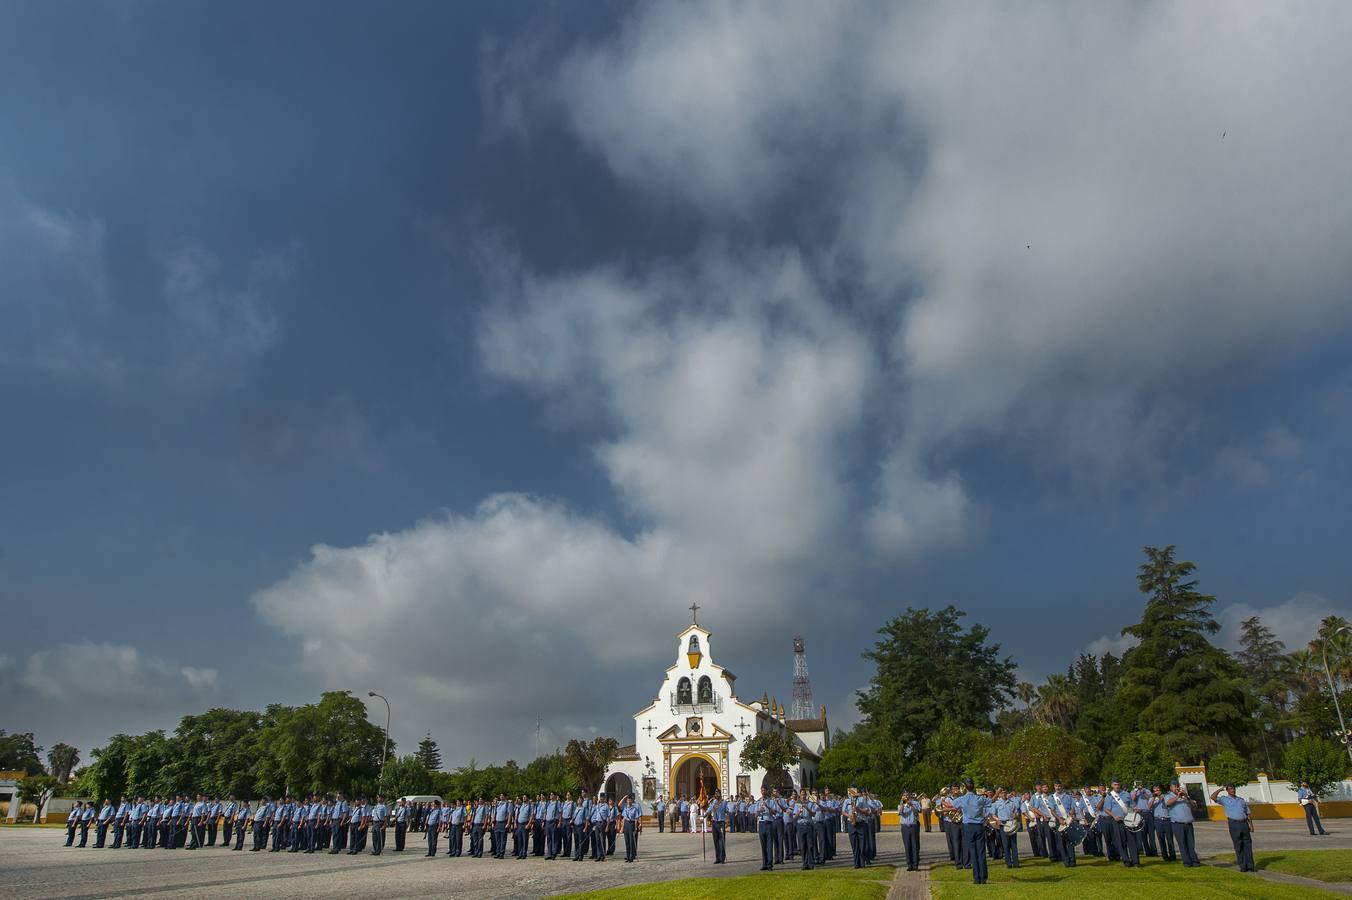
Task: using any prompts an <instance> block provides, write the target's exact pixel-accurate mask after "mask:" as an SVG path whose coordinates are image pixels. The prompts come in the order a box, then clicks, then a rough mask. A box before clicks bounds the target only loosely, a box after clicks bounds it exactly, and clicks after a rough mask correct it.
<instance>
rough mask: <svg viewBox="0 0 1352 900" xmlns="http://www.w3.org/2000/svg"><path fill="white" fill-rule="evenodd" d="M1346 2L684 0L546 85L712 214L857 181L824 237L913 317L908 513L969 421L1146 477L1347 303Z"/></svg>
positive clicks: (648, 170)
mask: <svg viewBox="0 0 1352 900" xmlns="http://www.w3.org/2000/svg"><path fill="white" fill-rule="evenodd" d="M1349 26H1352V8H1350V7H1348V6H1347V5H1346V4H1339V3H1310V4H1302V5H1301V6H1299V7H1293V8H1287V9H1283V10H1281V11H1280V12H1275V11H1274V10H1273V9H1272V8H1271V6H1270V5H1268V4H1262V3H1246V4H1237V3H1224V4H1219V3H1191V4H1183V5H1179V4H1149V5H1141V4H1134V3H1132V4H1127V3H1123V4H1110V5H1102V4H1096V5H1094V6H1093V7H1092V8H1089V7H1084V6H1076V5H1073V4H1070V5H1056V6H1044V7H1039V8H1036V9H1032V10H1029V9H1026V8H1023V7H1015V6H994V7H992V6H988V5H987V6H970V5H963V4H915V5H901V6H897V5H892V6H889V5H874V4H863V3H859V4H849V3H845V4H831V5H822V4H817V3H803V4H800V5H796V6H792V7H791V8H786V5H785V4H784V3H742V4H735V5H729V4H725V3H721V2H714V0H709V2H703V3H675V2H666V3H654V4H649V5H646V6H643V7H641V8H639V9H638V10H637V11H636V12H635V13H633V15H632V16H631V17H630V18H629V20H628V21H627V23H626V25H625V26H624V28H623V29H622V30H621V32H620V33H619V34H618V35H617V36H614V37H613V38H609V39H605V40H600V41H596V42H594V43H591V44H584V45H582V46H580V47H578V48H577V49H575V50H574V51H573V52H572V53H571V54H570V55H569V57H568V58H567V59H566V60H565V61H564V62H563V63H562V64H561V65H560V66H559V67H558V70H557V75H556V76H555V74H554V73H550V74H548V75H546V76H544V80H545V81H546V82H547V84H546V85H545V86H544V87H542V88H541V89H540V91H541V93H543V94H547V95H551V96H554V97H556V98H557V99H558V101H559V102H560V103H561V104H562V106H563V109H564V112H565V115H566V116H567V117H568V120H569V121H570V122H571V124H572V127H573V128H574V130H575V131H576V133H577V135H578V137H579V139H580V140H581V141H582V142H583V143H584V144H586V145H588V146H590V147H593V148H594V149H595V150H596V151H597V152H598V153H599V154H600V155H601V156H602V157H603V158H604V159H605V161H606V162H607V163H608V165H609V166H610V168H611V169H612V171H614V172H615V173H616V175H617V176H618V177H619V178H621V179H623V180H624V181H625V182H626V183H628V184H630V185H632V186H633V187H635V188H637V189H639V190H644V191H660V192H663V193H670V194H673V195H676V196H678V197H680V198H682V199H684V200H688V201H689V202H691V203H692V204H693V205H695V206H696V207H697V208H699V209H700V210H702V211H703V212H705V213H706V214H707V215H708V217H709V221H710V223H711V226H712V227H714V228H723V227H737V226H738V225H740V224H743V223H745V222H746V221H748V220H751V221H754V217H755V216H756V214H758V213H759V214H764V213H765V212H766V211H767V210H768V209H770V208H771V204H774V205H775V207H776V208H779V207H782V206H784V205H786V204H788V205H789V206H790V207H792V201H793V197H794V195H795V192H796V191H799V190H800V185H801V184H802V183H803V182H804V180H807V179H811V180H812V181H814V182H818V183H820V182H825V183H827V184H830V185H832V186H833V187H834V188H835V190H830V191H825V192H823V193H822V194H820V195H819V194H817V193H811V194H804V195H803V196H804V198H805V199H809V200H810V201H811V202H812V203H818V202H820V198H821V196H826V197H828V198H836V200H835V202H837V203H838V204H839V206H838V208H837V209H834V210H830V211H829V212H830V214H834V215H835V216H837V217H838V220H839V221H840V222H841V223H842V224H841V226H840V227H839V229H838V230H835V231H828V232H826V233H825V234H823V236H822V238H821V240H820V246H819V248H818V249H820V250H822V251H823V252H834V253H835V254H837V255H838V256H839V257H840V258H843V259H847V260H855V261H857V262H858V264H859V266H860V271H861V273H862V276H863V279H864V283H865V286H866V287H867V288H868V291H867V294H868V297H869V299H870V300H871V301H872V302H873V303H875V304H877V305H878V306H880V307H881V308H885V309H889V310H891V311H892V312H894V313H895V314H896V316H897V319H898V323H899V324H898V327H897V328H896V331H895V334H894V339H893V342H892V354H891V355H892V362H893V366H894V370H893V371H894V372H895V375H896V377H897V379H898V383H897V385H896V389H895V390H894V391H893V392H892V394H891V396H893V397H894V398H895V400H894V402H893V405H892V409H891V415H890V420H891V422H892V425H893V428H894V429H895V431H896V432H897V436H896V440H895V442H894V443H895V444H896V446H897V447H898V448H899V449H898V450H897V453H898V454H900V458H899V459H894V460H889V461H885V462H884V464H883V476H882V481H883V490H884V498H883V500H882V504H881V507H880V510H879V512H878V513H877V514H876V515H875V520H876V523H877V524H876V525H875V528H874V531H875V533H876V534H878V535H882V536H886V535H902V536H904V535H906V534H907V533H908V528H907V527H906V524H905V523H906V522H907V521H908V514H909V510H906V509H901V510H896V509H893V506H895V503H894V502H893V501H891V500H890V499H889V498H888V495H896V494H899V493H906V494H909V495H910V496H911V497H912V498H913V499H912V503H914V504H915V505H917V506H920V507H924V506H926V505H934V504H935V503H936V498H941V499H940V500H939V501H938V506H939V508H940V509H942V510H945V511H949V512H951V511H953V510H956V509H958V508H960V507H961V506H963V505H964V504H965V503H966V502H967V501H966V500H965V498H963V497H962V496H961V493H960V488H959V486H960V484H961V481H960V479H959V477H958V475H957V474H956V473H947V472H944V471H938V472H935V473H931V472H929V471H928V469H927V467H926V466H925V465H922V464H921V463H923V462H924V461H925V460H927V459H928V458H930V457H931V456H932V453H933V451H935V450H936V449H939V448H943V447H945V446H946V445H948V444H950V443H951V442H953V441H960V440H966V439H970V438H972V437H974V436H981V435H985V434H988V433H995V434H1001V435H1005V436H1007V437H1011V438H1015V439H1017V442H1018V443H1021V444H1027V445H1030V447H1031V450H1032V453H1033V454H1035V455H1037V456H1039V457H1040V458H1042V459H1053V460H1057V461H1059V462H1060V463H1061V464H1062V465H1061V467H1060V468H1063V469H1065V470H1066V471H1067V474H1070V475H1073V474H1074V473H1075V471H1076V470H1080V469H1088V470H1090V471H1091V472H1093V473H1096V474H1097V476H1098V477H1099V478H1100V479H1101V480H1107V479H1111V480H1112V482H1114V483H1123V482H1129V481H1131V480H1132V479H1153V478H1155V477H1157V475H1158V474H1159V472H1158V470H1159V466H1160V462H1159V461H1160V459H1161V458H1162V457H1164V456H1166V455H1167V453H1168V452H1169V451H1172V450H1175V449H1178V447H1179V446H1180V444H1182V443H1185V442H1186V441H1188V440H1198V439H1203V438H1199V437H1198V435H1197V434H1196V433H1195V429H1196V426H1197V424H1198V421H1197V420H1199V419H1201V418H1202V417H1203V416H1204V415H1205V396H1206V394H1207V391H1208V390H1210V389H1212V388H1214V387H1218V386H1228V385H1227V384H1226V383H1227V382H1228V380H1229V379H1230V378H1231V377H1232V367H1233V366H1234V365H1235V364H1236V363H1241V362H1242V361H1243V360H1245V359H1246V358H1247V357H1248V356H1249V355H1250V354H1254V353H1262V354H1270V353H1271V352H1272V351H1273V349H1274V348H1277V349H1278V350H1279V352H1289V350H1290V349H1291V348H1294V347H1299V346H1300V345H1301V344H1302V343H1303V342H1306V341H1309V340H1314V339H1318V338H1323V337H1327V336H1329V335H1331V334H1334V333H1337V332H1339V331H1343V330H1345V329H1346V328H1347V326H1348V324H1349V309H1350V308H1349V306H1348V304H1347V303H1346V297H1345V294H1346V284H1347V283H1348V282H1349V280H1352V256H1350V255H1349V254H1347V253H1346V252H1345V248H1346V247H1347V246H1349V245H1350V244H1352V223H1349V221H1348V219H1347V217H1346V214H1345V210H1346V208H1347V206H1348V204H1349V201H1352V155H1349V154H1347V153H1345V152H1344V150H1343V148H1344V147H1345V146H1346V145H1347V143H1348V141H1349V139H1352V111H1349V110H1348V108H1347V105H1346V104H1344V103H1342V102H1341V85H1343V84H1345V83H1348V82H1349V81H1352V57H1349V55H1348V54H1346V53H1344V52H1343V50H1342V47H1341V44H1340V43H1339V36H1340V35H1341V34H1344V33H1346V31H1347V30H1348V27H1349ZM1223 135H1224V136H1223ZM827 202H828V203H829V202H831V201H830V200H829V199H828V200H827ZM1189 404H1191V407H1189ZM1180 405H1181V407H1182V408H1179V406H1180ZM1062 409H1071V410H1075V411H1076V414H1075V415H1062V414H1059V410H1062ZM1030 421H1032V422H1036V423H1038V427H1030V426H1029V424H1028V423H1029V422H1030ZM1086 421H1090V422H1098V423H1100V425H1101V426H1102V427H1096V428H1094V429H1092V430H1089V431H1087V430H1086V429H1085V427H1084V425H1083V423H1084V422H1086ZM1048 468H1050V469H1052V470H1053V471H1055V470H1056V469H1057V468H1058V467H1057V466H1056V465H1052V466H1049V467H1048ZM1230 468H1232V469H1234V470H1235V473H1236V474H1237V476H1238V477H1240V478H1249V479H1252V478H1253V477H1256V470H1254V469H1253V467H1251V466H1249V467H1246V466H1243V465H1233V464H1231V465H1230ZM1246 469H1247V470H1248V474H1247V475H1246V474H1245V471H1246ZM898 472H900V473H902V475H903V476H907V475H913V474H917V473H918V476H919V477H920V478H922V479H923V480H922V482H921V485H920V489H917V490H910V491H904V492H899V491H898V490H897V489H896V488H895V487H889V482H890V483H893V484H895V483H896V482H897V481H900V482H901V483H902V484H903V485H907V484H908V483H909V481H910V479H909V478H907V477H901V478H898V475H897V474H896V473H898ZM914 498H918V499H914ZM941 521H942V520H941ZM941 530H942V526H941Z"/></svg>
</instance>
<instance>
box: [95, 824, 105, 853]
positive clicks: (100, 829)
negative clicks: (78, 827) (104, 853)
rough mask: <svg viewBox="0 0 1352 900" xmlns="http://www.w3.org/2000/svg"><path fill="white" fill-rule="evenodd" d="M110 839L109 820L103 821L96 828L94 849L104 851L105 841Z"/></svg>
mask: <svg viewBox="0 0 1352 900" xmlns="http://www.w3.org/2000/svg"><path fill="white" fill-rule="evenodd" d="M107 839H108V820H107V819H101V820H99V824H98V825H96V826H94V849H96V850H102V849H103V844H104V841H106V840H107Z"/></svg>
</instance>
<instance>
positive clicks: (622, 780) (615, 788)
mask: <svg viewBox="0 0 1352 900" xmlns="http://www.w3.org/2000/svg"><path fill="white" fill-rule="evenodd" d="M632 793H634V782H633V781H632V780H630V778H629V776H628V775H626V774H624V773H623V772H616V773H615V774H614V775H611V776H610V777H609V778H607V779H606V796H607V797H614V798H615V799H616V800H617V801H618V800H623V799H624V798H625V796H626V795H628V794H632Z"/></svg>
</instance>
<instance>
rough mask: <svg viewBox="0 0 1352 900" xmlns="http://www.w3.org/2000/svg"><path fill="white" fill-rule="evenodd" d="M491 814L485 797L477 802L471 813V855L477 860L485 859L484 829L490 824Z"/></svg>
mask: <svg viewBox="0 0 1352 900" xmlns="http://www.w3.org/2000/svg"><path fill="white" fill-rule="evenodd" d="M490 812H491V810H490V809H489V807H488V804H487V803H486V802H484V798H483V797H480V798H479V799H478V801H477V802H475V804H474V808H473V809H472V810H471V811H470V825H469V855H470V856H472V857H474V858H475V859H483V856H484V827H485V826H486V825H487V824H488V822H489V813H490Z"/></svg>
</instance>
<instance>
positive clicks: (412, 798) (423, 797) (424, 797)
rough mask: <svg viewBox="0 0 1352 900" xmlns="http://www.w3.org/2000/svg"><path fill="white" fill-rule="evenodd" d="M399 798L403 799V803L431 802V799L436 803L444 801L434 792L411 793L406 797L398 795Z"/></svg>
mask: <svg viewBox="0 0 1352 900" xmlns="http://www.w3.org/2000/svg"><path fill="white" fill-rule="evenodd" d="M399 799H400V800H403V801H404V802H405V803H431V802H432V801H433V800H435V801H437V802H438V803H444V802H445V801H444V800H442V799H441V798H440V797H438V796H437V795H436V794H411V795H409V796H407V797H400V798H399Z"/></svg>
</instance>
